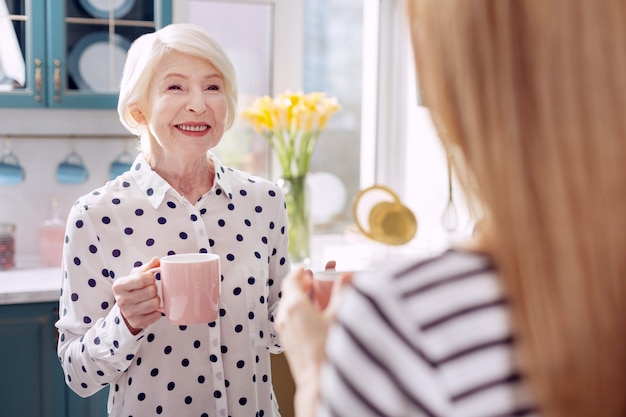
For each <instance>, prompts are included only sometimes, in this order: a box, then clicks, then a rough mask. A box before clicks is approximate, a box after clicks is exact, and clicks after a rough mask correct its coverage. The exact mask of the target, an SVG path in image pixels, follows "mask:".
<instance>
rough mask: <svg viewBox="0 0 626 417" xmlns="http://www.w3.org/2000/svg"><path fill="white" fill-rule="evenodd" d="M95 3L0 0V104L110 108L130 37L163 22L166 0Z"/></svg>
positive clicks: (167, 14) (168, 14)
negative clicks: (5, 11) (2, 0)
mask: <svg viewBox="0 0 626 417" xmlns="http://www.w3.org/2000/svg"><path fill="white" fill-rule="evenodd" d="M103 4H106V3H105V2H102V1H99V0H63V1H59V0H8V1H6V5H7V7H8V16H9V21H10V22H9V21H7V19H6V17H3V16H2V10H0V37H2V44H0V48H4V50H0V60H1V61H0V107H13V108H17V107H19V108H23V107H29V108H103V109H107V108H111V109H112V108H115V107H116V105H117V92H118V90H119V88H118V86H119V76H120V75H121V69H122V66H123V64H124V60H125V57H126V51H127V49H128V47H129V46H130V43H131V42H132V41H134V40H135V39H136V38H137V37H139V36H141V35H142V34H144V33H148V32H153V31H154V30H155V29H158V28H161V27H163V26H165V25H167V24H169V23H171V21H172V0H153V1H143V0H142V1H140V0H123V1H116V2H109V3H108V4H109V6H108V7H109V8H111V9H110V10H103V9H100V7H104V6H102V5H103ZM1 5H2V2H0V6H1ZM3 45H4V46H3ZM12 46H13V47H12ZM20 52H21V55H20ZM7 73H8V75H9V76H7ZM11 74H17V75H16V76H15V78H18V79H19V81H15V78H11V77H10V75H11ZM20 74H21V76H20ZM3 75H4V77H3Z"/></svg>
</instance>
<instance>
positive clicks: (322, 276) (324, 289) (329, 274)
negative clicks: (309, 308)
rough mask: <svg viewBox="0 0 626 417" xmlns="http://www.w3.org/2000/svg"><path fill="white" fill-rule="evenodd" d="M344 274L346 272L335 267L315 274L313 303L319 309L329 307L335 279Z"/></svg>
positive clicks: (312, 292)
mask: <svg viewBox="0 0 626 417" xmlns="http://www.w3.org/2000/svg"><path fill="white" fill-rule="evenodd" d="M342 274H344V272H339V271H336V270H334V269H326V270H324V271H318V272H315V273H314V274H313V288H312V291H311V299H312V301H313V305H314V306H315V307H316V308H317V309H318V310H320V311H321V310H325V309H326V307H328V302H329V301H330V295H331V293H332V290H333V285H334V284H335V279H337V278H338V277H339V276H340V275H342Z"/></svg>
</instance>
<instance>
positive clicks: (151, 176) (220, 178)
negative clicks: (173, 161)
mask: <svg viewBox="0 0 626 417" xmlns="http://www.w3.org/2000/svg"><path fill="white" fill-rule="evenodd" d="M209 156H210V157H211V159H212V160H213V163H214V166H215V178H214V183H213V188H212V189H211V192H215V191H216V189H217V188H220V189H221V190H222V192H221V194H223V195H224V196H225V197H226V198H229V199H232V198H233V194H232V184H231V178H230V172H231V170H230V168H227V167H225V166H224V165H222V162H221V161H220V160H219V159H218V158H217V157H216V156H215V155H214V154H213V153H209ZM130 174H131V176H132V178H133V179H134V180H135V182H136V183H137V185H138V186H139V188H140V189H141V190H142V191H143V193H144V194H145V196H146V198H147V199H148V201H149V202H150V204H151V205H152V207H154V208H157V207H159V206H160V205H161V203H162V202H163V199H164V198H165V195H166V194H167V192H168V191H169V190H170V189H173V188H172V186H171V185H170V184H169V183H168V182H167V181H165V180H164V179H163V178H162V177H161V176H160V175H159V174H157V173H156V172H155V171H154V170H153V169H152V167H151V166H150V164H148V161H146V158H145V157H144V155H143V154H141V153H140V154H139V155H137V157H136V158H135V161H134V162H133V165H132V168H131V170H130ZM218 194H220V193H218Z"/></svg>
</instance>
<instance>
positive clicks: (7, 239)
mask: <svg viewBox="0 0 626 417" xmlns="http://www.w3.org/2000/svg"><path fill="white" fill-rule="evenodd" d="M14 266H15V225H14V224H12V223H0V271H4V270H7V269H11V268H13V267H14Z"/></svg>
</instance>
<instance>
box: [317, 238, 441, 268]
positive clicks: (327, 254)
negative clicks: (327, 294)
mask: <svg viewBox="0 0 626 417" xmlns="http://www.w3.org/2000/svg"><path fill="white" fill-rule="evenodd" d="M311 246H312V249H311V252H312V253H311V263H310V265H308V266H307V267H308V268H310V269H312V270H313V271H317V270H321V269H324V265H325V263H326V262H327V261H330V260H334V261H336V262H337V270H340V271H357V270H363V269H369V268H373V267H376V266H377V265H379V264H382V263H385V262H390V261H396V260H403V259H410V258H415V259H419V258H428V257H431V256H433V255H434V254H435V253H437V252H439V251H440V250H441V249H443V248H441V247H439V246H435V245H431V244H429V243H428V242H424V241H421V240H420V239H419V238H416V239H414V240H412V241H411V242H409V243H407V244H405V245H399V246H393V245H386V244H383V243H378V242H375V241H373V240H371V239H368V238H367V237H365V236H363V235H361V234H360V233H358V232H357V231H356V230H352V229H349V228H348V229H346V230H345V231H344V232H343V233H341V234H339V233H337V234H314V235H313V239H312V242H311Z"/></svg>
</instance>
